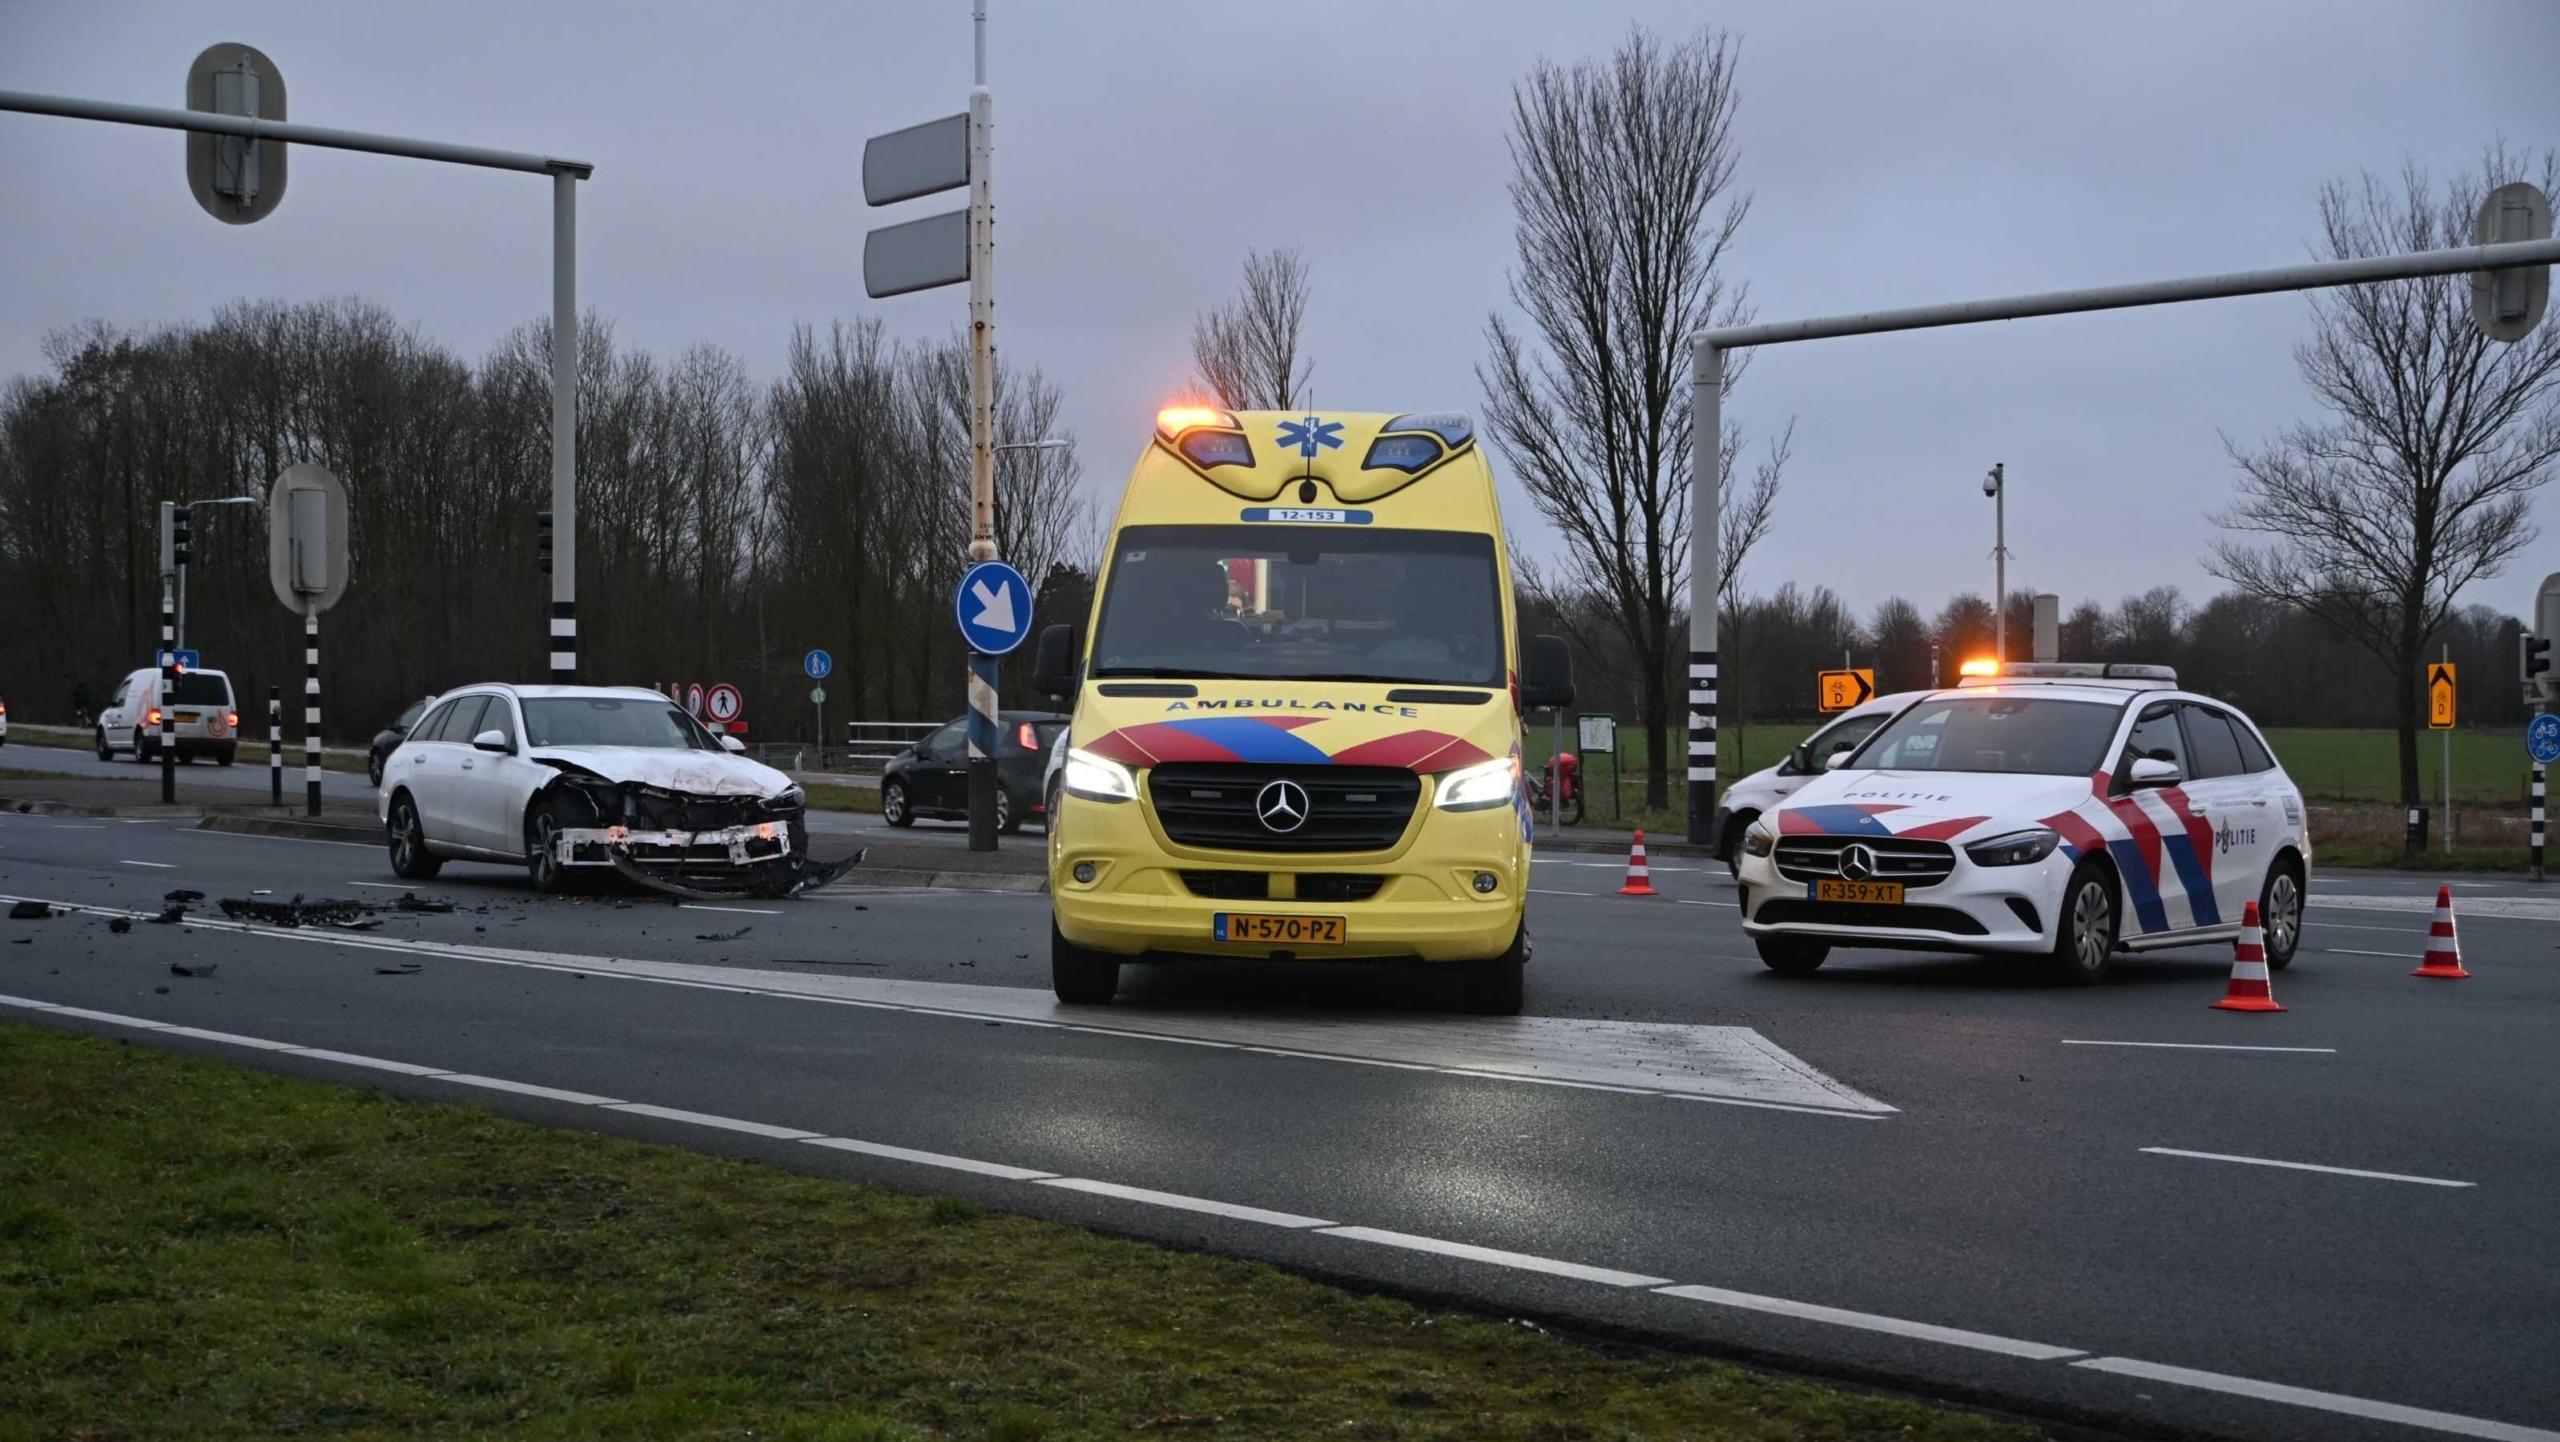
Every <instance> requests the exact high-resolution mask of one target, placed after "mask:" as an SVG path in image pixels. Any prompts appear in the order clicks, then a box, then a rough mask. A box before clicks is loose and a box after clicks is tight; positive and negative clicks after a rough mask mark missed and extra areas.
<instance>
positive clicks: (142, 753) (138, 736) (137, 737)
mask: <svg viewBox="0 0 2560 1442" xmlns="http://www.w3.org/2000/svg"><path fill="white" fill-rule="evenodd" d="M142 734H143V733H142V728H141V727H139V726H136V727H134V728H133V759H134V760H136V761H139V762H148V761H150V760H151V759H152V753H153V752H154V751H157V750H158V749H159V748H157V747H152V748H149V749H145V748H144V746H143V744H142Z"/></svg>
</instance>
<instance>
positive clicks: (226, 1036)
mask: <svg viewBox="0 0 2560 1442" xmlns="http://www.w3.org/2000/svg"><path fill="white" fill-rule="evenodd" d="M161 1030H162V1031H163V1032H165V1033H166V1034H168V1035H170V1036H191V1037H194V1038H195V1039H196V1040H198V1041H218V1042H227V1043H229V1044H230V1045H232V1046H246V1047H255V1048H257V1049H258V1050H260V1051H292V1050H294V1049H295V1048H294V1047H292V1046H290V1045H288V1044H287V1043H284V1042H280V1041H268V1040H266V1039H264V1038H262V1037H254V1036H241V1035H239V1034H238V1033H236V1032H228V1031H207V1030H205V1029H204V1028H203V1027H200V1026H170V1027H162V1028H161Z"/></svg>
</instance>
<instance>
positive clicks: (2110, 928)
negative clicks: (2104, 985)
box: [2052, 862, 2117, 986]
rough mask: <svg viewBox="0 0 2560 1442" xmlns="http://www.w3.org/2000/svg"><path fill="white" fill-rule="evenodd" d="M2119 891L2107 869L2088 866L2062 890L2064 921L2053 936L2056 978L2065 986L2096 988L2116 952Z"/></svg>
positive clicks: (2072, 876)
mask: <svg viewBox="0 0 2560 1442" xmlns="http://www.w3.org/2000/svg"><path fill="white" fill-rule="evenodd" d="M2116 914H2117V913H2116V888H2115V883H2114V882H2113V881H2112V880H2111V879H2109V877H2108V876H2107V872H2106V869H2105V868H2104V867H2101V866H2095V865H2092V864H2090V863H2087V862H2083V863H2081V865H2080V867H2079V869H2077V870H2075V871H2073V872H2072V873H2071V884H2070V885H2068V886H2066V887H2064V888H2063V890H2062V919H2061V921H2060V922H2059V923H2058V924H2057V925H2056V926H2055V927H2054V932H2053V966H2052V971H2053V977H2054V980H2056V981H2059V982H2061V983H2063V984H2064V985H2066V986H2095V985H2096V984H2097V983H2098V979H2099V978H2100V977H2103V976H2105V975H2106V974H2107V962H2108V959H2109V958H2111V957H2112V956H2114V955H2115V949H2116V924H2117V923H2116Z"/></svg>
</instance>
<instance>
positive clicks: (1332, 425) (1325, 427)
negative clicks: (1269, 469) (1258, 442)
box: [1280, 416, 1342, 460]
mask: <svg viewBox="0 0 2560 1442" xmlns="http://www.w3.org/2000/svg"><path fill="white" fill-rule="evenodd" d="M1292 446H1294V447H1296V448H1297V451H1298V454H1299V455H1301V456H1304V457H1306V458H1307V459H1308V460H1314V459H1315V454H1316V451H1317V449H1318V448H1319V447H1325V448H1330V449H1333V450H1340V449H1342V422H1340V421H1326V420H1318V419H1316V418H1315V417H1314V416H1309V417H1307V418H1306V419H1305V420H1303V421H1282V422H1281V423H1280V448H1281V449H1282V450H1287V449H1289V448H1290V447H1292Z"/></svg>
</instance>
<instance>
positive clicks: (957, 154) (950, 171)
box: [862, 114, 969, 205]
mask: <svg viewBox="0 0 2560 1442" xmlns="http://www.w3.org/2000/svg"><path fill="white" fill-rule="evenodd" d="M968 183H969V117H968V116H967V115H965V114H964V115H946V116H944V117H943V118H942V119H940V120H928V121H926V122H925V123H924V124H922V125H910V126H908V127H907V128H906V129H904V130H893V131H890V132H889V133H888V134H886V135H875V136H873V137H871V139H870V140H869V141H867V142H865V143H864V145H863V147H862V198H863V199H864V200H865V201H866V202H868V203H870V204H872V205H887V204H890V203H891V202H893V201H900V200H913V199H915V198H916V197H917V196H919V195H931V194H933V193H934V192H936V191H940V190H954V189H957V188H959V187H960V186H963V185H967V184H968Z"/></svg>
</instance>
